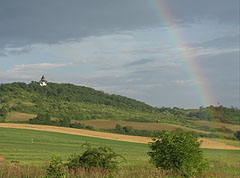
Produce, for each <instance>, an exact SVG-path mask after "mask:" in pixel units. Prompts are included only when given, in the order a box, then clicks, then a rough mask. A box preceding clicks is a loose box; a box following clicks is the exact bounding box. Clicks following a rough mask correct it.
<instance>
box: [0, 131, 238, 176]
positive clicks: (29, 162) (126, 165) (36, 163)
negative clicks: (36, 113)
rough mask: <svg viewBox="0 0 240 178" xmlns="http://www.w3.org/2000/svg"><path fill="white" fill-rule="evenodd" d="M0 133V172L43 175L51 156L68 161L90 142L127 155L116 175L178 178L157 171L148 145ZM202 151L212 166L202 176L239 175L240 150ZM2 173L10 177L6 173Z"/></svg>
mask: <svg viewBox="0 0 240 178" xmlns="http://www.w3.org/2000/svg"><path fill="white" fill-rule="evenodd" d="M0 135H1V137H0V156H4V157H5V158H6V165H8V166H4V165H2V166H1V165H0V172H1V171H2V172H4V170H5V172H9V171H10V172H13V173H14V174H16V175H20V173H19V172H25V173H26V174H29V175H30V176H29V177H32V175H35V174H36V175H43V174H44V171H43V170H42V168H43V167H44V166H45V165H47V163H48V161H49V160H50V159H51V156H52V155H57V156H59V157H61V158H62V159H63V161H66V160H67V158H68V157H69V156H70V155H71V154H73V153H81V152H83V151H84V150H83V149H82V148H81V144H83V143H85V142H88V143H91V144H92V145H94V146H100V145H105V146H109V147H111V148H113V149H114V151H115V152H117V153H119V154H121V155H123V156H124V157H125V158H126V161H122V162H121V163H120V170H119V171H117V172H114V173H113V175H114V176H115V177H175V176H171V174H170V176H166V173H165V172H161V171H159V170H156V169H155V168H154V167H153V166H152V165H150V164H149V163H148V161H149V157H148V156H147V152H148V151H149V148H148V146H147V144H141V143H131V142H122V141H115V140H106V139H100V138H92V137H85V136H78V135H68V134H61V133H53V132H45V131H33V130H23V129H10V128H0ZM32 139H33V143H32ZM202 150H203V152H204V155H205V157H206V158H207V159H208V160H209V162H210V165H211V168H210V169H209V170H208V171H207V172H206V173H205V174H204V175H203V176H202V177H238V175H239V174H240V170H239V167H240V152H239V151H235V150H213V149H202ZM11 161H19V164H20V165H24V167H19V166H15V165H13V164H11ZM25 173H24V174H25ZM22 174H23V173H22ZM101 174H102V173H101V172H100V171H99V170H93V172H90V173H89V172H84V171H82V170H81V171H80V172H79V175H82V177H94V176H95V177H104V176H103V175H101ZM2 175H3V176H2V177H7V176H6V174H4V173H3V174H2ZM11 176H13V175H11V174H9V177H11ZM0 177H1V174H0Z"/></svg>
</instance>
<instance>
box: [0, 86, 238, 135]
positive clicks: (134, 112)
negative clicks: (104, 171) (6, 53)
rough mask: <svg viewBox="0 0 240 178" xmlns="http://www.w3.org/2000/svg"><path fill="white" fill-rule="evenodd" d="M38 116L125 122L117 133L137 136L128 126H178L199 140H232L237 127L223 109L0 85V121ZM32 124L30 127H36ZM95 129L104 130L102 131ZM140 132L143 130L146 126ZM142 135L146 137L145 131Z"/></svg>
mask: <svg viewBox="0 0 240 178" xmlns="http://www.w3.org/2000/svg"><path fill="white" fill-rule="evenodd" d="M27 114H28V115H27ZM39 114H47V115H48V116H47V117H48V118H50V117H51V118H52V120H59V122H69V123H70V122H71V123H72V122H79V121H80V122H82V121H86V120H89V121H90V120H99V121H103V120H105V121H106V120H107V121H114V123H116V125H117V124H118V123H119V121H124V122H120V125H121V126H123V127H124V126H128V125H123V124H122V123H124V124H128V123H129V124H130V125H129V126H130V127H124V128H123V129H125V131H124V132H122V130H121V132H120V133H124V134H137V135H139V132H137V131H135V130H133V129H139V127H133V129H132V128H131V125H134V124H132V123H130V122H142V123H143V124H144V123H147V122H148V123H149V122H151V123H156V124H157V123H167V124H174V126H170V127H174V128H176V125H178V126H184V128H186V129H187V128H191V129H195V130H196V131H195V130H194V132H196V133H202V134H203V135H202V136H205V137H206V136H207V137H218V136H217V135H219V134H220V136H224V137H232V136H233V131H236V129H232V128H235V127H234V126H233V125H231V124H235V125H236V124H237V125H239V124H240V120H239V118H240V110H239V109H237V108H226V107H223V106H217V107H214V106H209V107H205V108H204V107H200V108H199V109H194V110H188V109H181V108H177V107H174V108H166V107H162V108H156V107H152V106H150V105H147V104H145V103H143V102H140V101H137V100H134V99H131V98H127V97H123V96H119V95H110V94H106V93H104V92H102V91H97V90H94V89H92V88H88V87H84V86H76V85H73V84H57V83H48V85H47V86H46V87H41V86H39V83H38V82H31V83H29V84H26V83H21V82H15V83H10V84H1V85H0V121H2V122H19V121H24V120H28V119H30V118H34V117H36V115H39ZM24 118H25V119H24ZM39 118H40V117H39ZM61 119H64V120H61ZM32 121H33V122H32V123H38V122H35V121H34V120H32ZM25 122H26V121H25ZM203 122H212V123H228V125H227V124H225V125H223V124H222V126H221V127H215V125H211V124H210V125H206V124H202V123H203ZM55 123H56V122H55ZM98 123H100V122H98ZM101 123H103V122H101ZM38 124H39V123H38ZM45 124H46V123H45ZM49 124H53V125H58V124H54V122H51V123H50V122H49ZM66 125H69V124H65V125H64V124H62V126H66ZM89 125H91V124H89ZM60 126H61V124H60ZM225 126H226V127H225ZM97 128H103V129H106V128H105V127H97ZM142 128H146V126H145V127H142ZM113 129H114V128H113V127H111V129H110V130H108V131H111V132H112V131H113V132H115V131H116V130H113ZM146 129H147V128H146ZM144 130H145V129H144ZM147 130H149V129H147ZM150 130H151V129H150ZM105 131H107V130H105ZM206 131H207V132H206ZM142 133H146V131H143V132H142ZM147 134H148V135H151V133H150V134H149V132H148V133H146V134H145V136H146V135H147ZM209 134H210V135H209ZM140 135H141V134H140Z"/></svg>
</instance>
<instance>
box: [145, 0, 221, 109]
mask: <svg viewBox="0 0 240 178" xmlns="http://www.w3.org/2000/svg"><path fill="white" fill-rule="evenodd" d="M146 2H147V6H149V7H150V8H151V9H152V11H153V13H154V14H155V16H156V17H157V18H158V19H159V20H160V22H161V24H162V25H164V26H166V30H167V34H168V35H169V40H171V41H172V42H173V44H174V45H175V47H176V50H177V52H178V54H179V58H180V60H182V61H183V63H184V68H185V71H186V74H187V75H188V78H189V80H190V81H192V82H193V85H192V86H193V89H194V90H195V94H196V99H197V100H198V102H200V104H201V106H208V105H214V104H217V102H216V97H215V95H214V92H213V91H212V87H211V83H210V82H209V80H208V79H207V77H206V76H205V75H204V73H205V72H204V71H203V69H201V67H200V66H199V65H198V64H197V61H196V60H194V57H193V55H191V54H190V52H188V51H187V50H183V49H184V48H186V43H184V42H185V41H186V40H185V38H184V35H183V33H181V31H180V30H179V28H177V24H176V23H174V21H173V19H174V18H173V14H174V13H172V12H171V11H170V10H169V8H168V7H167V4H166V3H164V1H163V0H147V1H146Z"/></svg>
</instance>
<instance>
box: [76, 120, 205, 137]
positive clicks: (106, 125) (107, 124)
mask: <svg viewBox="0 0 240 178" xmlns="http://www.w3.org/2000/svg"><path fill="white" fill-rule="evenodd" d="M79 122H80V123H82V124H85V125H90V126H93V127H95V128H100V129H101V128H102V129H114V128H115V126H116V124H119V125H121V126H122V127H123V126H131V127H133V128H134V129H137V130H175V129H177V128H181V129H183V130H185V131H194V132H197V133H199V132H201V133H206V134H209V133H210V132H206V131H200V130H197V129H191V128H187V127H183V126H179V125H175V124H167V123H146V122H128V121H107V120H90V121H79Z"/></svg>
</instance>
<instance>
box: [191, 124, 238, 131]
mask: <svg viewBox="0 0 240 178" xmlns="http://www.w3.org/2000/svg"><path fill="white" fill-rule="evenodd" d="M191 122H193V123H194V124H197V125H200V126H208V127H212V128H221V127H226V128H228V129H231V130H232V131H234V132H236V131H238V130H239V129H240V125H234V124H227V123H221V122H214V121H191Z"/></svg>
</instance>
